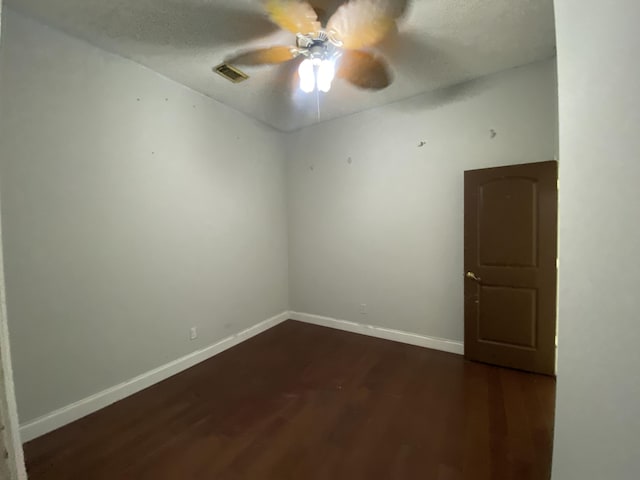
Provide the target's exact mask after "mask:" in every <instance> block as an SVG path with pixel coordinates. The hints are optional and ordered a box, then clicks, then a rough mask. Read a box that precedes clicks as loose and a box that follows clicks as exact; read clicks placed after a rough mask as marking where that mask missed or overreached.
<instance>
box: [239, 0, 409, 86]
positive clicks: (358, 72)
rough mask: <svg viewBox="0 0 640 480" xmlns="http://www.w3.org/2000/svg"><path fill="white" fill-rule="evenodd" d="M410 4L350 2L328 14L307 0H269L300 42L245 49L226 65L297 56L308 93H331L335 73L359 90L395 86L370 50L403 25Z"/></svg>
mask: <svg viewBox="0 0 640 480" xmlns="http://www.w3.org/2000/svg"><path fill="white" fill-rule="evenodd" d="M407 3H408V0H349V1H348V2H346V3H342V4H341V5H340V6H339V7H338V8H337V9H336V10H335V12H334V13H333V14H332V15H331V16H330V17H328V16H327V14H326V12H325V11H324V10H323V9H321V8H314V7H313V6H312V5H311V3H309V2H307V1H306V0H263V4H264V8H265V11H266V13H267V15H268V16H269V18H270V19H271V20H272V21H273V22H274V23H275V24H276V25H278V26H279V27H281V28H282V29H284V30H287V31H289V32H291V33H293V34H295V35H296V44H295V46H274V47H268V48H261V49H257V50H251V51H247V52H241V53H239V54H236V55H234V56H233V57H231V58H228V59H227V60H226V63H227V64H230V65H238V66H240V65H249V66H256V65H274V64H283V63H287V62H292V61H294V60H297V61H298V62H299V66H298V75H299V79H300V83H299V86H300V89H301V90H302V91H303V92H306V93H311V92H313V91H315V90H316V89H317V90H318V91H321V92H328V91H329V90H330V89H331V85H332V82H333V80H334V78H335V77H338V78H341V79H344V80H346V81H348V82H349V83H351V84H352V85H354V86H356V87H358V88H362V89H370V90H380V89H383V88H385V87H387V86H389V85H390V84H391V82H392V77H391V72H390V69H389V67H388V65H387V63H386V62H385V60H384V59H383V58H382V57H380V56H379V55H377V54H375V53H373V52H371V51H368V50H367V49H368V48H369V47H372V46H374V45H376V44H377V43H379V42H380V41H381V40H382V39H383V38H385V37H386V36H387V35H388V34H389V33H391V32H392V31H394V30H395V29H396V28H397V24H396V21H397V19H398V18H400V17H401V16H402V14H403V13H404V11H405V10H406V7H407ZM327 17H328V18H327ZM300 60H302V61H300Z"/></svg>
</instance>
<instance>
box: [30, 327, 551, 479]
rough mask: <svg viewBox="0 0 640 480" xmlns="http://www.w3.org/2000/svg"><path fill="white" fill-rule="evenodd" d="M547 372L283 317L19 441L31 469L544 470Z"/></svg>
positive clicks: (206, 474) (458, 474)
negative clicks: (101, 405)
mask: <svg viewBox="0 0 640 480" xmlns="http://www.w3.org/2000/svg"><path fill="white" fill-rule="evenodd" d="M554 396H555V380H554V379H553V378H550V377H544V376H539V375H533V374H527V373H523V372H518V371H514V370H507V369H503V368H498V367H492V366H488V365H483V364H477V363H472V362H466V361H465V360H464V359H463V358H462V357H460V356H457V355H453V354H448V353H442V352H437V351H434V350H427V349H423V348H419V347H413V346H409V345H404V344H400V343H394V342H390V341H386V340H379V339H375V338H371V337H366V336H361V335H356V334H351V333H346V332H341V331H337V330H332V329H328V328H323V327H317V326H313V325H307V324H303V323H299V322H295V321H287V322H285V323H283V324H281V325H279V326H277V327H275V328H273V329H271V330H269V331H267V332H265V333H263V334H261V335H259V336H257V337H254V338H253V339H251V340H249V341H247V342H244V343H242V344H241V345H238V346H237V347H234V348H232V349H230V350H228V351H226V352H224V353H222V354H220V355H218V356H216V357H214V358H212V359H210V360H208V361H206V362H204V363H201V364H200V365H197V366H195V367H193V368H191V369H189V370H187V371H185V372H183V373H181V374H179V375H176V376H174V377H172V378H170V379H168V380H166V381H164V382H162V383H159V384H157V385H154V386H153V387H151V388H148V389H147V390H144V391H142V392H140V393H138V394H136V395H134V396H132V397H129V398H127V399H125V400H123V401H121V402H118V403H116V404H114V405H112V406H110V407H108V408H106V409H104V410H101V411H99V412H96V413H95V414H93V415H90V416H89V417H86V418H84V419H82V420H79V421H77V422H75V423H73V424H71V425H68V426H66V427H64V428H62V429H60V430H57V431H55V432H52V433H50V434H48V435H46V436H44V437H41V438H38V439H36V440H34V441H32V442H30V443H28V444H27V445H26V446H25V453H26V458H27V467H28V472H29V478H30V480H40V479H42V480H44V479H47V480H55V479H66V480H72V479H73V480H75V479H78V480H100V479H109V480H128V479H136V480H141V479H143V480H146V479H149V480H151V479H153V480H164V479H167V480H168V479H172V480H188V479H202V480H205V479H206V480H213V479H215V480H244V479H247V480H248V479H251V480H288V479H291V480H294V479H295V480H316V479H318V480H320V479H323V480H324V479H326V480H343V479H344V480H347V479H348V480H360V479H361V480H364V479H366V480H376V479H381V480H382V479H389V480H403V479H410V480H414V479H425V480H459V479H469V480H471V479H473V480H485V479H486V480H500V479H514V480H515V479H517V480H528V479H530V480H542V479H544V480H548V479H549V478H550V468H551V450H552V439H553V417H554Z"/></svg>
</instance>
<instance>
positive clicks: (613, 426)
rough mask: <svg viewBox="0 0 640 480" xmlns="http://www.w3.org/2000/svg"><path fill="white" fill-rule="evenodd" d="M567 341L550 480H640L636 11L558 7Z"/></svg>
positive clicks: (629, 4)
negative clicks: (639, 479)
mask: <svg viewBox="0 0 640 480" xmlns="http://www.w3.org/2000/svg"><path fill="white" fill-rule="evenodd" d="M556 14H557V32H558V64H559V69H558V76H559V92H560V157H561V159H562V162H561V163H560V296H559V299H560V311H559V315H560V316H559V318H560V335H559V342H560V347H559V361H558V396H557V412H556V440H555V451H554V458H553V460H554V470H553V478H554V480H574V479H585V480H587V479H588V480H591V479H594V480H596V479H597V480H600V479H612V480H613V479H615V480H632V479H637V478H640V455H639V453H640V373H639V369H640V348H639V345H640V295H638V284H639V283H638V275H639V272H640V253H639V246H640V227H639V224H638V221H639V219H640V189H639V185H640V94H639V87H640V63H639V61H638V58H639V57H638V50H639V48H640V37H639V36H638V18H640V3H639V2H638V1H637V0H618V1H615V2H602V1H596V0H587V1H584V0H557V2H556Z"/></svg>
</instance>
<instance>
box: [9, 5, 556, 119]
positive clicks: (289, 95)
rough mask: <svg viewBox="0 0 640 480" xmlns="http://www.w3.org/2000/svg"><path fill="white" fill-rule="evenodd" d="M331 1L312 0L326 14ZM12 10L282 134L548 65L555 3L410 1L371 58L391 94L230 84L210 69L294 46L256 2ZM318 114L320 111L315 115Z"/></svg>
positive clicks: (284, 79) (254, 73)
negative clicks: (267, 48)
mask: <svg viewBox="0 0 640 480" xmlns="http://www.w3.org/2000/svg"><path fill="white" fill-rule="evenodd" d="M336 2H337V0H315V1H312V2H311V3H312V4H315V5H316V6H324V7H325V8H326V9H327V10H329V9H330V7H331V5H330V4H332V3H336ZM5 3H7V4H8V5H9V6H10V7H12V8H13V9H14V10H17V11H20V12H22V13H25V14H27V15H29V16H32V17H35V18H37V19H40V20H41V21H43V22H45V23H47V24H50V25H53V26H55V27H58V28H60V29H62V30H64V31H66V32H68V33H70V34H72V35H75V36H78V37H81V38H84V39H86V40H87V41H89V42H90V43H92V44H94V45H97V46H99V47H101V48H104V49H105V50H108V51H112V52H114V53H117V54H120V55H122V56H124V57H128V58H131V59H133V60H135V61H136V62H138V63H141V64H143V65H146V66H147V67H149V68H151V69H153V70H155V71H157V72H160V73H162V74H163V75H166V76H167V77H169V78H172V79H174V80H176V81H178V82H180V83H182V84H184V85H187V86H189V87H191V88H193V89H195V90H197V91H199V92H202V93H204V94H205V95H208V96H210V97H213V98H215V99H217V100H219V101H220V102H222V103H225V104H227V105H230V106H231V107H233V108H235V109H237V110H240V111H242V112H245V113H246V114H247V115H249V116H251V117H254V118H256V119H258V120H261V121H263V122H265V123H267V124H269V125H272V126H273V127H275V128H277V129H279V130H283V131H290V130H295V129H296V128H299V127H302V126H306V125H311V124H313V123H315V122H317V121H318V120H320V121H323V120H327V119H331V118H336V117H340V116H344V115H348V114H351V113H354V112H358V111H362V110H366V109H369V108H373V107H377V106H380V105H383V104H387V103H391V102H394V101H397V100H400V99H403V98H407V97H411V96H414V95H417V94H419V93H423V92H427V91H431V90H434V89H437V88H440V87H444V86H450V85H454V84H457V83H460V82H462V81H465V80H469V79H472V78H476V77H480V76H483V75H486V74H489V73H493V72H496V71H499V70H504V69H507V68H511V67H515V66H519V65H523V64H526V63H530V62H534V61H536V60H541V59H544V58H548V57H550V56H553V55H554V53H555V32H554V18H553V0H415V1H414V2H413V3H412V4H411V7H410V8H409V10H408V12H407V14H406V16H405V17H404V18H403V19H402V20H401V21H400V26H399V33H398V34H397V35H393V36H391V37H390V38H388V39H387V40H385V41H384V42H383V43H382V44H381V45H380V46H378V48H377V49H378V50H379V51H380V52H382V53H383V54H385V56H386V58H387V59H388V61H389V63H390V64H391V67H392V69H393V72H394V77H395V81H394V83H393V85H391V86H390V87H388V88H387V89H385V90H383V91H380V92H365V91H359V90H357V89H355V88H354V87H352V86H351V85H349V84H346V83H344V82H342V81H340V80H336V82H335V83H334V87H333V89H332V90H331V92H330V93H329V94H321V96H320V97H318V98H317V97H316V94H310V95H305V94H303V93H301V92H300V91H299V90H297V89H296V88H295V87H294V86H292V81H291V80H292V78H293V72H292V71H291V68H290V67H289V66H287V65H284V66H266V67H247V68H244V70H245V71H246V72H247V73H248V74H249V75H250V76H251V78H250V79H249V80H248V81H246V82H244V83H241V84H236V85H234V84H231V83H229V82H227V81H226V80H225V79H223V78H222V77H219V76H218V75H216V74H214V73H213V72H212V71H211V68H212V67H213V66H214V65H217V64H218V63H220V62H221V61H222V60H223V59H224V58H225V57H227V56H229V55H230V54H232V53H234V52H236V51H238V50H244V49H247V48H251V47H254V46H264V45H273V44H284V45H289V44H293V42H294V36H293V35H292V34H289V33H287V32H283V31H279V30H277V28H276V27H275V26H273V25H272V24H271V23H270V22H269V20H268V19H267V18H266V17H265V16H264V14H262V10H261V6H260V0H5ZM318 107H319V108H318Z"/></svg>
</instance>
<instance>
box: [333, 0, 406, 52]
mask: <svg viewBox="0 0 640 480" xmlns="http://www.w3.org/2000/svg"><path fill="white" fill-rule="evenodd" d="M407 3H408V0H351V1H350V2H348V3H345V4H343V5H342V6H340V8H338V10H337V11H336V13H334V14H333V16H332V17H331V18H330V19H329V22H328V23H327V31H329V32H332V33H333V34H334V35H335V37H336V38H337V39H338V40H340V41H342V44H343V47H344V48H348V49H354V50H355V49H360V48H366V47H370V46H371V45H375V44H376V43H378V42H380V40H382V39H383V38H384V37H386V36H387V35H388V34H389V32H391V31H392V30H393V29H394V28H395V27H396V18H398V17H399V16H400V15H402V14H403V13H404V11H405V9H406V7H407Z"/></svg>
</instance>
